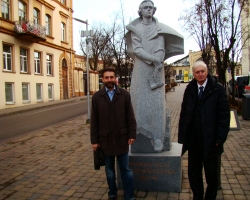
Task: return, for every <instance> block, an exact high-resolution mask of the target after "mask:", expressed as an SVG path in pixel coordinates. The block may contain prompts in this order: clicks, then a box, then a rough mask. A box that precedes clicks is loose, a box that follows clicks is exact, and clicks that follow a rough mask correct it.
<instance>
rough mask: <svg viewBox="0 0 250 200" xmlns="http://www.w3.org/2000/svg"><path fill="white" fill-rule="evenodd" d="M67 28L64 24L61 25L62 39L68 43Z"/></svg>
mask: <svg viewBox="0 0 250 200" xmlns="http://www.w3.org/2000/svg"><path fill="white" fill-rule="evenodd" d="M65 29H66V26H65V24H64V23H61V37H62V38H61V39H62V41H64V42H65V41H66V35H65V34H66V30H65Z"/></svg>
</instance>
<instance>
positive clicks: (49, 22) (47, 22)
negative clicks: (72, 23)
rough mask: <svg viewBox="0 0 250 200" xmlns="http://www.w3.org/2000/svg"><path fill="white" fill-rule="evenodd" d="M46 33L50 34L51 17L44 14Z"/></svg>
mask: <svg viewBox="0 0 250 200" xmlns="http://www.w3.org/2000/svg"><path fill="white" fill-rule="evenodd" d="M45 26H46V35H51V17H50V16H49V15H46V16H45Z"/></svg>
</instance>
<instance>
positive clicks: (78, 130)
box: [0, 84, 250, 200]
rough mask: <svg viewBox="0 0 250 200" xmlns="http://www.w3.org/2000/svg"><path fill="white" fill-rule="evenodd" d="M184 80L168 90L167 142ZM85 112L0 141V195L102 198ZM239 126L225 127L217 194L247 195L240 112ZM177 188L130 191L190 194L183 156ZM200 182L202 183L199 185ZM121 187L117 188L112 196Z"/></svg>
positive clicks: (246, 123) (245, 133)
mask: <svg viewBox="0 0 250 200" xmlns="http://www.w3.org/2000/svg"><path fill="white" fill-rule="evenodd" d="M185 87H186V84H180V86H176V88H175V91H174V92H168V93H167V95H166V98H167V107H168V108H169V109H170V110H171V124H172V131H171V132H172V141H173V142H177V129H178V119H179V112H180V108H181V102H182V96H183V91H184V89H185ZM86 118H87V116H86V115H82V116H80V117H77V118H74V119H71V120H68V121H64V122H62V123H59V124H55V125H53V126H50V127H46V128H44V129H41V130H39V131H35V132H32V133H29V134H26V135H22V136H20V137H16V138H12V139H9V140H7V141H3V142H1V143H0V199H1V200H5V199H18V200H22V199H25V200H26V199H28V200H33V199H41V200H42V199H46V200H56V199H60V200H64V199H65V200H66V199H70V200H74V199H76V200H78V199H83V200H88V199H108V194H107V192H108V186H107V182H106V178H105V171H104V167H102V168H101V169H100V170H94V166H93V152H92V149H91V146H90V139H89V138H90V137H89V125H87V124H85V121H86ZM239 119H240V124H241V130H239V131H230V132H229V135H228V139H227V141H226V144H225V152H224V153H223V154H222V163H221V182H222V184H221V186H222V190H219V191H218V196H217V199H218V200H220V199H225V200H233V199H250V184H249V182H250V167H249V166H250V159H249V156H250V120H243V119H242V118H241V117H239ZM182 162H183V179H182V191H181V193H164V192H151V191H135V194H136V199H145V200H175V199H183V200H184V199H185V200H189V199H192V191H191V189H190V186H189V182H188V176H187V154H185V155H184V156H183V161H182ZM204 186H206V184H204ZM122 195H123V191H122V190H119V192H118V200H121V199H123V198H122Z"/></svg>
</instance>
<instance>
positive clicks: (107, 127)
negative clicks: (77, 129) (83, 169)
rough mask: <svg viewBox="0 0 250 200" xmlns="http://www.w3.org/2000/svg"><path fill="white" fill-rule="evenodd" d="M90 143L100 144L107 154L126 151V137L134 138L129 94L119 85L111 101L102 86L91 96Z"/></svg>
mask: <svg viewBox="0 0 250 200" xmlns="http://www.w3.org/2000/svg"><path fill="white" fill-rule="evenodd" d="M90 121H91V124H90V138H91V144H100V146H101V148H102V150H103V152H104V154H105V155H107V156H116V155H120V154H123V153H127V152H128V150H129V145H128V139H135V138H136V120H135V115H134V111H133V107H132V103H131V98H130V94H129V93H128V92H127V91H126V90H124V89H122V88H119V87H116V92H115V94H114V96H113V100H112V102H111V101H110V100H109V96H108V94H107V92H106V90H105V87H103V88H102V89H101V90H99V91H98V92H96V93H95V94H94V95H93V97H92V107H91V120H90Z"/></svg>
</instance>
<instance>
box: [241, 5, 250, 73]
mask: <svg viewBox="0 0 250 200" xmlns="http://www.w3.org/2000/svg"><path fill="white" fill-rule="evenodd" d="M247 6H248V8H247V10H246V11H245V12H244V10H243V12H242V14H241V23H242V26H241V27H242V33H243V34H244V35H243V37H242V44H245V45H244V46H243V48H242V75H250V39H248V40H247V42H246V43H245V41H244V40H246V37H249V35H250V15H249V12H250V5H247Z"/></svg>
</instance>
